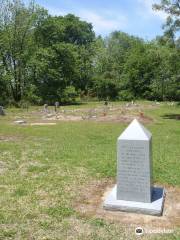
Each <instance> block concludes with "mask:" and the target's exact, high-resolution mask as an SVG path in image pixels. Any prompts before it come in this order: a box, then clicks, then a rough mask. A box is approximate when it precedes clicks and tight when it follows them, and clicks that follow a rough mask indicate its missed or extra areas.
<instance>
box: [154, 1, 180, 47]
mask: <svg viewBox="0 0 180 240" xmlns="http://www.w3.org/2000/svg"><path fill="white" fill-rule="evenodd" d="M153 9H154V10H157V11H164V12H165V13H167V20H166V23H165V24H164V26H163V28H164V36H163V37H161V38H160V40H161V43H168V44H169V45H170V46H172V47H174V46H175V45H176V33H177V32H179V30H180V1H179V0H161V3H160V4H154V5H153Z"/></svg>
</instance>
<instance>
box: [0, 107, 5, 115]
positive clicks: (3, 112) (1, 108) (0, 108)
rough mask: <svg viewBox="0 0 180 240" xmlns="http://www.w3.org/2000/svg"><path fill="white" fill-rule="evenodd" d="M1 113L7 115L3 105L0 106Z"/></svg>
mask: <svg viewBox="0 0 180 240" xmlns="http://www.w3.org/2000/svg"><path fill="white" fill-rule="evenodd" d="M0 115H1V116H5V115H6V114H5V111H4V108H3V106H0Z"/></svg>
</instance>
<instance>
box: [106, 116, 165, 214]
mask: <svg viewBox="0 0 180 240" xmlns="http://www.w3.org/2000/svg"><path fill="white" fill-rule="evenodd" d="M117 158H118V162H117V185H115V187H114V188H113V189H112V191H111V193H110V194H109V195H108V196H107V198H106V200H105V202H104V208H105V209H107V210H120V211H127V212H138V213H144V214H150V215H162V210H163V203H164V196H165V194H164V189H163V188H157V187H153V177H152V135H151V133H150V132H149V131H148V130H147V129H146V128H145V127H144V126H143V125H141V124H140V123H139V122H138V121H137V120H136V119H135V120H134V121H132V123H131V124H130V125H129V126H128V127H127V129H126V130H125V131H124V132H123V133H122V134H121V135H120V137H119V138H118V141H117Z"/></svg>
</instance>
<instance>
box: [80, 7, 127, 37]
mask: <svg viewBox="0 0 180 240" xmlns="http://www.w3.org/2000/svg"><path fill="white" fill-rule="evenodd" d="M78 16H80V17H81V19H83V20H86V21H88V22H90V23H92V25H93V27H94V30H95V32H96V33H98V34H100V33H102V32H106V34H107V33H109V32H111V31H114V30H122V29H123V28H125V26H126V25H127V23H128V21H127V17H126V16H125V15H123V14H117V13H115V12H112V11H102V12H101V13H97V12H95V11H90V10H85V9H84V10H80V11H79V13H78Z"/></svg>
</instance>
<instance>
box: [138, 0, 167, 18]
mask: <svg viewBox="0 0 180 240" xmlns="http://www.w3.org/2000/svg"><path fill="white" fill-rule="evenodd" d="M138 3H139V8H138V14H139V15H140V16H141V17H143V18H145V19H150V18H153V17H157V18H159V19H161V20H163V21H164V20H165V19H166V18H167V14H166V13H165V12H163V11H155V10H153V9H152V5H153V4H154V3H159V1H157V0H138Z"/></svg>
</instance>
